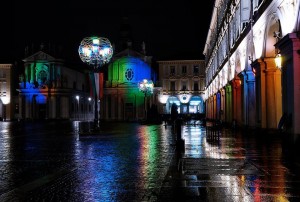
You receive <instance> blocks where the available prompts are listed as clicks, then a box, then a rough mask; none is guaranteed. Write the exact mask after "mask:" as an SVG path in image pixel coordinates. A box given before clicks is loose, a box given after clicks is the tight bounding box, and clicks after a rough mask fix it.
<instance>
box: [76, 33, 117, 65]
mask: <svg viewBox="0 0 300 202" xmlns="http://www.w3.org/2000/svg"><path fill="white" fill-rule="evenodd" d="M78 53H79V57H80V59H81V60H82V61H83V62H84V63H87V64H88V65H91V66H93V67H94V68H98V67H101V66H102V65H104V64H107V63H109V61H110V59H111V57H112V55H113V48H112V45H111V43H110V41H109V40H108V39H107V38H104V37H97V36H93V37H85V38H84V39H83V40H82V41H81V43H80V46H79V48H78Z"/></svg>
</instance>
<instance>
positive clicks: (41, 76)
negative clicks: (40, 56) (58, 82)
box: [38, 70, 47, 85]
mask: <svg viewBox="0 0 300 202" xmlns="http://www.w3.org/2000/svg"><path fill="white" fill-rule="evenodd" d="M38 81H39V84H40V85H41V84H44V83H45V82H46V81H47V72H46V71H44V70H41V71H40V72H39V73H38Z"/></svg>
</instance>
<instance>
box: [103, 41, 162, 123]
mask: <svg viewBox="0 0 300 202" xmlns="http://www.w3.org/2000/svg"><path fill="white" fill-rule="evenodd" d="M151 62H152V57H151V56H146V55H144V54H142V53H139V52H137V51H134V50H132V49H131V47H130V46H128V48H127V49H125V50H123V51H121V52H119V53H116V54H115V55H114V56H113V58H112V61H111V62H110V64H109V65H108V72H107V79H106V80H105V84H104V88H103V99H102V100H100V106H101V107H100V108H101V109H100V114H101V115H100V119H104V120H110V121H137V120H143V119H146V117H147V113H150V109H151V106H155V105H156V104H157V102H156V99H155V95H156V94H157V93H156V89H154V90H153V93H151V94H145V93H144V92H143V91H141V90H140V89H139V83H140V82H141V81H143V80H144V79H146V80H149V81H150V80H151V81H152V82H153V83H155V82H156V77H155V72H154V71H153V69H152V67H151Z"/></svg>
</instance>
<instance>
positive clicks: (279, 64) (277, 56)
mask: <svg viewBox="0 0 300 202" xmlns="http://www.w3.org/2000/svg"><path fill="white" fill-rule="evenodd" d="M281 60H282V58H281V54H280V53H277V54H276V56H275V64H276V67H277V68H278V69H281Z"/></svg>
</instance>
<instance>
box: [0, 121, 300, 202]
mask: <svg viewBox="0 0 300 202" xmlns="http://www.w3.org/2000/svg"><path fill="white" fill-rule="evenodd" d="M80 128H81V123H79V122H35V123H33V122H28V123H14V122H0V132H1V133H0V201H300V164H299V162H300V158H299V157H298V156H297V155H296V153H295V151H299V150H297V148H294V147H292V146H291V145H289V144H287V143H285V142H284V141H282V137H278V136H272V138H270V136H269V135H268V136H263V137H260V136H258V135H257V134H254V135H253V134H247V135H246V134H245V133H244V132H232V131H231V130H222V132H220V133H218V134H216V133H211V132H209V131H206V129H205V128H203V127H201V126H200V125H197V124H196V125H183V126H182V138H183V139H184V141H185V149H184V150H179V149H178V148H176V137H175V136H176V135H175V134H174V132H173V130H172V128H171V126H165V125H139V124H137V123H105V124H101V130H100V134H79V130H80Z"/></svg>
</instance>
